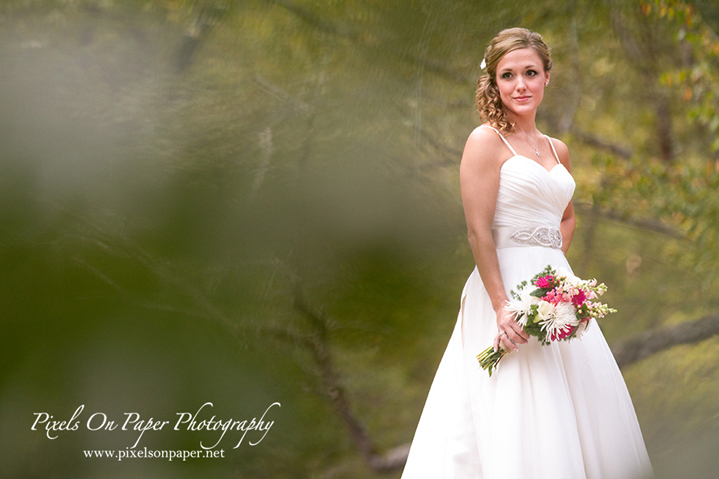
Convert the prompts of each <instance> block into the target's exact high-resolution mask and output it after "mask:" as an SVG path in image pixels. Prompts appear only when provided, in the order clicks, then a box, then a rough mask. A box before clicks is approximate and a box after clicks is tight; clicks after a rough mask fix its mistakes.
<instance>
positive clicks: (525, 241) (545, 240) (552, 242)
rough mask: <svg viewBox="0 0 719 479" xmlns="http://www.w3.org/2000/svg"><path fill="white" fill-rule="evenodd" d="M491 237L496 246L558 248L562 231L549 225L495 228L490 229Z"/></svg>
mask: <svg viewBox="0 0 719 479" xmlns="http://www.w3.org/2000/svg"><path fill="white" fill-rule="evenodd" d="M492 237H493V238H494V244H495V245H496V247H497V248H513V247H516V246H544V247H546V248H554V249H560V248H561V247H562V232H561V231H559V228H553V227H551V226H537V227H534V228H522V229H516V228H496V229H493V230H492Z"/></svg>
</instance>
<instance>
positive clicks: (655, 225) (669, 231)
mask: <svg viewBox="0 0 719 479" xmlns="http://www.w3.org/2000/svg"><path fill="white" fill-rule="evenodd" d="M574 207H575V208H576V209H577V210H580V211H582V212H583V213H586V214H593V215H599V216H601V217H603V218H606V219H609V220H612V221H617V222H619V223H622V224H625V225H627V226H632V227H634V228H639V229H643V230H648V231H653V232H655V233H661V234H663V235H665V236H669V237H670V238H674V239H679V240H684V239H686V235H684V233H682V232H681V231H680V230H678V229H676V228H672V227H671V226H667V225H665V224H664V223H662V222H661V221H659V220H655V219H652V218H631V217H627V216H626V215H624V214H623V213H621V212H618V211H612V210H608V209H605V210H601V209H595V208H594V206H593V205H592V204H591V203H583V202H579V201H577V202H575V203H574Z"/></svg>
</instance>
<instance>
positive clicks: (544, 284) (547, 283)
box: [534, 275, 554, 288]
mask: <svg viewBox="0 0 719 479" xmlns="http://www.w3.org/2000/svg"><path fill="white" fill-rule="evenodd" d="M552 281H554V276H552V275H549V276H542V277H540V278H537V281H535V282H534V285H535V286H537V287H539V288H551V287H552Z"/></svg>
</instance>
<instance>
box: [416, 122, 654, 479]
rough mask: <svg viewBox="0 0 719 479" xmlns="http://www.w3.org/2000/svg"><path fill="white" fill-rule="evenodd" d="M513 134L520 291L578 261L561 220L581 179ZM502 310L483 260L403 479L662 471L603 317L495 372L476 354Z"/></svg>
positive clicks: (506, 169)
mask: <svg viewBox="0 0 719 479" xmlns="http://www.w3.org/2000/svg"><path fill="white" fill-rule="evenodd" d="M495 131H496V130H495ZM500 137H501V135H500ZM502 140H503V141H504V142H505V144H506V145H507V146H508V147H509V149H510V150H511V152H512V154H513V156H512V157H511V158H509V159H508V160H507V161H506V162H505V163H504V164H503V165H502V167H501V171H500V182H499V192H498V195H497V207H496V212H495V217H494V224H493V234H494V237H495V242H496V243H497V255H498V257H499V265H500V270H501V273H502V279H503V281H504V285H505V287H506V288H507V290H508V291H509V290H510V289H512V288H514V287H515V286H516V285H518V284H519V283H520V282H521V281H523V280H528V279H530V278H531V277H532V276H534V275H535V274H536V273H538V272H539V271H541V270H542V269H544V267H545V266H547V265H548V264H550V265H552V266H553V267H555V268H557V267H564V268H566V269H569V270H570V271H571V269H570V267H569V264H568V263H567V260H566V258H565V257H564V254H563V253H562V251H561V250H560V249H559V246H560V244H561V236H560V235H559V233H558V229H559V224H560V221H561V218H562V214H563V212H564V210H565V208H566V206H567V204H568V203H569V201H570V199H571V197H572V194H573V193H574V187H575V184H574V179H573V178H572V176H571V174H570V173H569V172H568V171H567V169H566V168H565V167H564V166H563V165H562V164H561V163H559V160H558V159H557V163H558V164H557V165H555V166H554V167H553V168H552V169H551V170H547V169H545V168H544V167H543V166H542V165H540V164H539V163H537V162H536V161H534V160H532V159H530V158H527V157H524V156H520V155H517V154H516V153H515V151H514V150H513V149H512V147H511V145H510V144H509V143H508V142H507V141H506V140H505V139H504V138H502ZM550 144H551V140H550ZM552 149H554V146H553V145H552ZM554 155H555V158H556V157H557V153H556V151H554ZM558 235H559V236H558ZM495 321H496V318H495V314H494V310H493V309H492V305H491V302H490V299H489V296H488V295H487V292H486V290H485V289H484V286H483V284H482V279H481V278H480V276H479V273H478V272H477V268H476V267H475V269H474V271H473V272H472V274H471V275H470V277H469V279H468V280H467V283H466V284H465V286H464V290H463V291H462V296H461V302H460V311H459V317H458V318H457V323H456V325H455V328H454V332H453V333H452V336H451V339H450V340H449V345H448V346H447V349H446V351H445V353H444V356H443V357H442V360H441V362H440V364H439V368H438V370H437V373H436V376H435V378H434V381H433V382H432V387H431V389H430V391H429V395H428V397H427V402H426V403H425V406H424V410H423V411H422V416H421V418H420V421H419V425H418V426H417V430H416V432H415V436H414V439H413V441H412V446H411V448H410V452H409V457H408V459H407V465H406V466H405V469H404V472H403V474H402V479H470V478H471V479H638V478H647V477H652V468H651V465H650V463H649V458H648V456H647V452H646V448H645V446H644V441H643V439H642V434H641V431H640V429H639V423H638V421H637V417H636V414H635V412H634V407H633V406H632V402H631V399H630V397H629V393H628V392H627V388H626V385H625V383H624V380H623V378H622V375H621V373H620V371H619V368H618V367H617V364H616V361H615V360H614V357H613V356H612V353H611V351H610V350H609V347H608V346H607V343H606V341H605V339H604V336H603V335H602V333H601V331H600V329H599V327H598V326H597V324H596V323H594V324H592V325H591V326H590V327H589V329H588V330H587V331H586V333H585V334H584V336H583V337H582V338H581V339H575V340H572V341H565V342H560V343H552V344H551V345H549V346H542V345H540V343H539V342H538V341H537V340H536V338H530V341H529V343H528V344H524V345H520V347H519V352H515V353H511V354H508V355H506V356H505V357H504V358H503V359H502V361H501V363H500V364H499V368H498V369H497V371H496V372H495V373H494V374H492V377H491V378H490V377H489V375H488V374H487V372H486V371H484V370H482V369H481V368H480V367H479V363H478V361H477V359H476V356H477V354H479V353H480V352H481V351H482V350H484V349H485V348H486V347H488V346H490V345H491V344H492V341H493V340H494V337H495V335H496V334H497V324H496V322H495Z"/></svg>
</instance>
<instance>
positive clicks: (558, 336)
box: [550, 326, 574, 341]
mask: <svg viewBox="0 0 719 479" xmlns="http://www.w3.org/2000/svg"><path fill="white" fill-rule="evenodd" d="M573 332H574V326H569V327H567V328H566V329H564V330H562V329H560V330H559V331H557V332H556V333H554V334H552V337H551V338H550V339H551V340H552V341H561V340H562V339H566V338H568V337H569V336H570V335H571V334H572V333H573Z"/></svg>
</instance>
